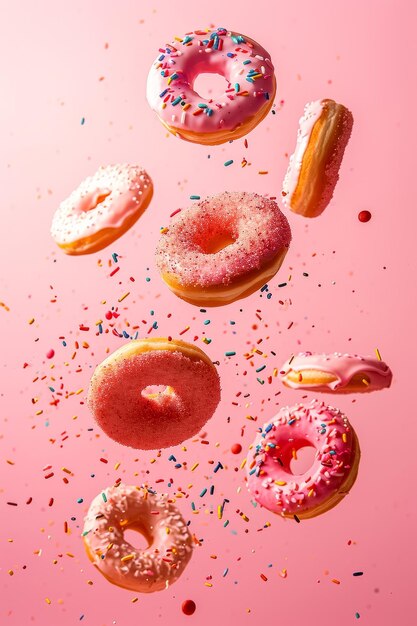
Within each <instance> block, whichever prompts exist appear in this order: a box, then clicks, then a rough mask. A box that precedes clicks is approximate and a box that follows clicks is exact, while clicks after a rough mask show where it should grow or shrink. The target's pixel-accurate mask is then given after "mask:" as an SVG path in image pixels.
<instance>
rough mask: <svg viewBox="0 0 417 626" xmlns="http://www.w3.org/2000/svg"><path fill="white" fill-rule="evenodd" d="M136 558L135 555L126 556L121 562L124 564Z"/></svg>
mask: <svg viewBox="0 0 417 626" xmlns="http://www.w3.org/2000/svg"><path fill="white" fill-rule="evenodd" d="M135 556H136V555H135V554H126V556H122V558H121V559H120V560H121V561H122V563H125V562H126V561H131V560H132V559H134V558H135Z"/></svg>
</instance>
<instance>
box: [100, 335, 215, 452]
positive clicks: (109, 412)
mask: <svg viewBox="0 0 417 626" xmlns="http://www.w3.org/2000/svg"><path fill="white" fill-rule="evenodd" d="M144 341H146V340H142V341H138V342H130V343H129V344H126V346H123V347H122V348H119V350H116V352H114V353H113V354H111V355H110V356H109V357H108V358H107V359H106V360H105V361H103V363H101V365H99V366H98V367H97V368H96V370H95V372H94V374H93V377H92V379H91V384H90V390H89V394H88V404H89V407H90V409H91V411H92V412H93V414H94V417H95V419H96V421H97V423H98V424H99V426H100V427H101V428H102V429H103V430H104V432H105V433H106V434H107V435H108V436H109V437H111V438H112V439H114V440H115V441H117V442H118V443H121V444H123V445H125V446H130V447H132V448H140V449H142V450H155V449H157V448H167V447H169V446H175V445H178V444H180V443H182V442H183V441H185V439H188V438H189V437H192V436H194V435H195V434H197V433H198V431H199V430H200V429H201V428H202V427H203V426H204V424H205V423H206V422H207V420H208V419H210V417H211V416H212V415H213V413H214V411H215V409H216V407H217V405H218V403H219V400H220V382H219V376H218V374H217V371H216V369H215V367H214V366H213V365H211V363H209V362H208V361H206V360H203V359H202V358H192V357H191V358H190V357H189V356H186V355H185V354H184V353H183V352H180V351H176V350H175V351H173V350H168V349H158V348H155V349H152V350H150V351H148V352H138V353H136V354H134V353H133V354H132V353H131V354H129V355H128V356H126V349H128V350H134V349H135V345H136V344H137V345H138V346H141V345H142V344H143V343H144ZM167 341H168V340H167ZM149 386H167V387H170V388H172V389H170V390H166V391H165V392H161V393H157V394H156V397H149V395H147V394H146V393H142V392H143V390H145V388H146V387H149Z"/></svg>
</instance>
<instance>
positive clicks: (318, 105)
mask: <svg viewBox="0 0 417 626" xmlns="http://www.w3.org/2000/svg"><path fill="white" fill-rule="evenodd" d="M323 108H324V100H316V101H315V102H309V103H308V104H306V106H305V107H304V114H303V116H302V117H301V118H300V120H299V126H298V132H297V143H296V146H295V150H294V153H293V154H292V155H291V156H290V160H289V164H288V169H287V173H286V175H285V178H284V182H283V185H282V198H283V203H284V204H285V206H286V207H288V208H291V198H292V196H293V193H294V191H295V190H296V188H297V185H298V179H299V177H300V172H301V167H302V164H303V159H304V153H305V151H306V149H307V146H308V143H309V141H310V136H311V133H312V131H313V128H314V125H315V123H316V122H317V120H319V119H320V116H321V114H322V113H323Z"/></svg>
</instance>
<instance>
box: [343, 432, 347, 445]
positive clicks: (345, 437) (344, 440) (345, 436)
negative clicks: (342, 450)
mask: <svg viewBox="0 0 417 626" xmlns="http://www.w3.org/2000/svg"><path fill="white" fill-rule="evenodd" d="M342 441H343V443H346V442H347V435H346V433H343V435H342Z"/></svg>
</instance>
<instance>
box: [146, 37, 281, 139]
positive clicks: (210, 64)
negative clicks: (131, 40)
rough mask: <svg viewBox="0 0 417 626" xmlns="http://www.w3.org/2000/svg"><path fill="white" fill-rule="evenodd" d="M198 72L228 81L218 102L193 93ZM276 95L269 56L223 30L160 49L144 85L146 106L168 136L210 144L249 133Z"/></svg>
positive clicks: (245, 39) (246, 39) (252, 43)
mask: <svg viewBox="0 0 417 626" xmlns="http://www.w3.org/2000/svg"><path fill="white" fill-rule="evenodd" d="M199 74H220V75H221V76H223V77H224V78H225V79H226V84H225V91H224V93H223V94H222V95H221V96H220V98H216V99H206V98H203V97H202V96H200V95H199V94H198V93H197V92H196V91H194V81H195V79H196V78H197V76H198V75H199ZM275 92H276V80H275V75H274V66H273V64H272V62H271V59H270V56H269V54H268V52H267V51H266V50H265V49H264V48H263V47H262V46H260V45H259V44H258V43H256V41H254V40H253V39H250V38H249V37H247V36H246V35H240V34H239V33H235V32H232V31H229V30H227V29H226V28H216V29H213V30H211V29H207V30H196V31H193V32H190V33H187V34H186V35H184V36H183V37H176V38H175V40H174V41H172V43H170V44H165V45H163V46H161V47H160V48H159V51H158V55H157V58H156V60H155V62H154V64H153V65H152V67H151V70H150V72H149V76H148V84H147V98H148V102H149V105H150V106H151V108H152V109H153V110H154V111H155V112H156V114H157V115H158V117H159V119H160V121H161V122H162V123H163V124H164V126H166V128H167V129H168V130H169V131H170V132H171V133H173V134H174V135H177V137H180V138H181V139H186V140H187V141H193V142H195V143H201V144H209V145H214V144H219V143H224V142H225V141H230V140H231V139H237V138H239V137H242V136H243V135H246V134H247V133H248V132H250V131H251V130H252V129H253V128H254V127H255V126H256V125H257V124H259V122H261V121H262V119H263V118H264V117H265V116H266V114H267V113H268V111H269V110H270V108H271V106H272V103H273V100H274V97H275Z"/></svg>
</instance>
